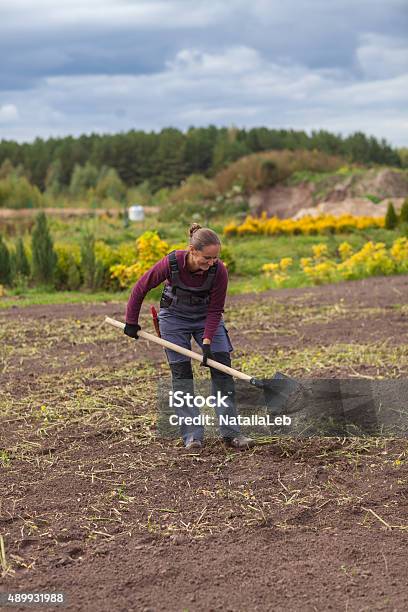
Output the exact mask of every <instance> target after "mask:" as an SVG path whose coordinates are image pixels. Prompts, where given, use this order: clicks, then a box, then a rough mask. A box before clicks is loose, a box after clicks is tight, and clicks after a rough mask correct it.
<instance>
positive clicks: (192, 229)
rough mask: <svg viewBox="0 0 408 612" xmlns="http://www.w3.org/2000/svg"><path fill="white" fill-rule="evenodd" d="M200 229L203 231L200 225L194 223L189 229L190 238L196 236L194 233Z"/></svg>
mask: <svg viewBox="0 0 408 612" xmlns="http://www.w3.org/2000/svg"><path fill="white" fill-rule="evenodd" d="M199 229H201V225H199V223H192V224H191V225H190V229H189V234H190V238H191V236H192V235H193V234H194V232H196V231H197V230H199Z"/></svg>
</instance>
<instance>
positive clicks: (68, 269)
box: [55, 245, 81, 291]
mask: <svg viewBox="0 0 408 612" xmlns="http://www.w3.org/2000/svg"><path fill="white" fill-rule="evenodd" d="M55 251H56V254H57V269H56V274H55V284H56V288H57V289H61V290H64V289H68V290H69V291H74V290H76V289H79V287H80V286H81V271H80V262H81V257H80V250H79V248H78V247H77V246H67V245H56V246H55Z"/></svg>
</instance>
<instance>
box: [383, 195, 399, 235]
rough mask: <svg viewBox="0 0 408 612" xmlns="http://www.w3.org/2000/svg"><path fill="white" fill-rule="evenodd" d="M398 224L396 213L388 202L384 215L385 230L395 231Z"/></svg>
mask: <svg viewBox="0 0 408 612" xmlns="http://www.w3.org/2000/svg"><path fill="white" fill-rule="evenodd" d="M397 224H398V217H397V213H396V212H395V208H394V204H393V203H392V202H388V207H387V212H386V215H385V229H388V230H392V229H395V228H396V226H397Z"/></svg>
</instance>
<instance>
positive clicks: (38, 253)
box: [31, 212, 57, 284]
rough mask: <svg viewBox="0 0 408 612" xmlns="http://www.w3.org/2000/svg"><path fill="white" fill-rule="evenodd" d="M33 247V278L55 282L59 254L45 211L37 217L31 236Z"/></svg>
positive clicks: (48, 282)
mask: <svg viewBox="0 0 408 612" xmlns="http://www.w3.org/2000/svg"><path fill="white" fill-rule="evenodd" d="M31 249H32V254H33V269H32V274H33V279H34V280H35V281H37V282H39V283H44V284H53V283H54V274H55V269H56V265H57V255H56V253H55V251H54V245H53V242H52V238H51V235H50V232H49V230H48V223H47V217H46V216H45V214H44V213H43V212H41V213H39V214H38V215H37V217H36V223H35V226H34V230H33V234H32V238H31Z"/></svg>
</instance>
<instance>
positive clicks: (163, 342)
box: [105, 317, 252, 381]
mask: <svg viewBox="0 0 408 612" xmlns="http://www.w3.org/2000/svg"><path fill="white" fill-rule="evenodd" d="M105 323H109V324H110V325H113V327H118V328H119V329H125V324H124V323H122V322H121V321H117V320H116V319H111V318H110V317H105ZM137 335H138V336H139V338H144V339H145V340H149V341H151V342H155V343H156V344H160V345H161V346H163V347H164V348H168V349H171V350H172V351H176V352H177V353H180V354H181V355H185V356H186V357H189V358H190V359H195V360H196V361H200V362H202V360H203V356H202V355H199V353H195V352H194V351H190V350H189V349H186V348H184V347H183V346H179V345H178V344H174V343H173V342H169V341H168V340H164V339H163V338H159V337H158V336H153V334H149V333H148V332H145V331H143V330H140V331H138V332H137ZM207 363H208V365H209V366H211V367H212V368H216V369H217V370H220V371H221V372H224V373H225V374H230V375H231V376H235V378H240V379H241V380H248V381H249V380H251V378H252V376H248V374H244V373H243V372H240V371H239V370H235V369H234V368H230V367H229V366H226V365H224V364H223V363H219V362H218V361H214V359H207Z"/></svg>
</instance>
